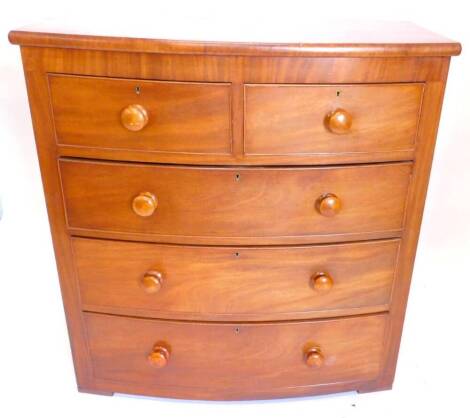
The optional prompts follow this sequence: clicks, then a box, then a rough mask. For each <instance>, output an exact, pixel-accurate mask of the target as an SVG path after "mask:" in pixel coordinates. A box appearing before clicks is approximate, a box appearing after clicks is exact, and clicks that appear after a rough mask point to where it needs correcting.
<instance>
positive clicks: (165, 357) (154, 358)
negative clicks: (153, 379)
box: [147, 345, 170, 369]
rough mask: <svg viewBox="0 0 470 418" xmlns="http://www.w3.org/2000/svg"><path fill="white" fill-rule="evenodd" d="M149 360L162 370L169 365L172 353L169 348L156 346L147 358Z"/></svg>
mask: <svg viewBox="0 0 470 418" xmlns="http://www.w3.org/2000/svg"><path fill="white" fill-rule="evenodd" d="M147 359H148V361H149V363H150V364H151V365H152V366H153V367H156V368H157V369H161V368H162V367H165V366H166V365H167V364H168V361H169V360H170V352H169V351H168V349H167V348H165V347H162V346H161V345H156V346H154V347H153V350H152V352H151V353H150V354H149V355H148V356H147Z"/></svg>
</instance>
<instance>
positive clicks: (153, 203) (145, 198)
mask: <svg viewBox="0 0 470 418" xmlns="http://www.w3.org/2000/svg"><path fill="white" fill-rule="evenodd" d="M157 204H158V201H157V198H156V197H155V196H154V195H153V194H152V193H150V192H142V193H140V194H139V195H138V196H136V197H134V200H133V201H132V209H133V210H134V212H135V213H136V215H139V216H144V217H145V216H150V215H152V214H153V212H155V209H157Z"/></svg>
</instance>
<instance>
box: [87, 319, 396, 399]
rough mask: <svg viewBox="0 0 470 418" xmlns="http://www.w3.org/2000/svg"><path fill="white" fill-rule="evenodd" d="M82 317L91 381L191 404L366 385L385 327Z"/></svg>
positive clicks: (350, 322) (372, 322) (377, 364)
mask: <svg viewBox="0 0 470 418" xmlns="http://www.w3.org/2000/svg"><path fill="white" fill-rule="evenodd" d="M84 316H85V322H86V325H87V331H88V339H89V341H88V346H89V350H90V354H91V357H92V361H93V367H94V376H95V378H96V379H99V380H101V381H112V382H120V383H123V384H128V385H129V386H133V387H136V386H140V387H144V386H145V387H146V392H147V393H148V392H153V391H154V394H158V393H159V390H160V391H164V393H165V394H166V395H168V394H170V396H171V395H173V396H178V393H179V391H184V392H185V394H186V393H187V392H188V390H191V392H190V393H191V396H192V397H195V398H198V397H210V396H212V397H218V398H224V397H232V398H249V397H255V396H256V395H257V394H259V393H263V392H265V393H269V392H274V393H276V395H281V394H282V391H283V390H285V391H286V392H289V390H291V389H292V388H293V387H305V386H307V387H308V386H315V385H322V384H328V383H338V382H348V381H355V380H358V381H360V380H371V379H374V378H376V377H377V376H378V374H379V372H380V369H381V357H382V351H383V340H384V330H385V327H386V323H387V315H385V314H378V315H372V316H362V317H352V318H346V319H337V320H320V321H308V322H283V323H263V324H233V323H232V324H224V323H219V324H211V323H184V322H172V321H156V320H146V319H134V318H126V317H116V316H108V315H101V314H90V313H86V314H84ZM307 362H308V363H309V364H310V365H308V364H307Z"/></svg>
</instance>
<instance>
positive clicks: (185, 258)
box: [72, 238, 400, 321]
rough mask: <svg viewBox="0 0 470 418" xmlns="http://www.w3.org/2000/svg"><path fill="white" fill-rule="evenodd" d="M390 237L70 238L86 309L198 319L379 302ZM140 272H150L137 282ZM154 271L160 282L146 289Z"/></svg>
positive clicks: (383, 306)
mask: <svg viewBox="0 0 470 418" xmlns="http://www.w3.org/2000/svg"><path fill="white" fill-rule="evenodd" d="M399 244H400V241H399V240H387V241H372V242H361V243H353V244H335V245H318V246H300V247H200V246H197V247H195V246H181V245H161V244H143V243H135V242H119V241H106V240H96V239H84V238H73V239H72V245H73V252H74V254H75V265H76V269H77V279H78V282H79V286H80V297H81V300H82V303H83V306H84V308H85V309H86V310H89V311H98V312H112V313H116V314H123V315H132V316H149V317H154V318H170V319H171V318H178V319H185V320H204V321H213V320H241V321H242V320H280V319H290V318H296V319H297V318H298V319H308V318H316V317H327V316H333V315H346V314H354V313H368V312H377V311H385V310H387V309H388V307H389V303H390V298H391V289H392V285H393V281H394V276H395V265H396V262H397V254H398V250H399ZM146 275H152V276H153V277H152V278H148V279H146V281H147V280H148V281H149V282H150V283H148V285H147V286H145V287H144V288H142V277H144V276H146ZM319 275H322V276H323V277H324V278H319V277H317V276H319ZM155 277H157V278H158V279H159V281H160V284H161V287H160V288H158V290H157V291H156V292H149V290H156V289H155V285H154V284H153V283H154V278H155ZM327 277H329V278H331V279H330V280H332V281H333V283H334V284H333V286H331V288H330V289H329V291H326V290H327V289H326V288H327V287H328V283H327V282H328V279H327ZM312 280H313V281H314V283H313V285H312Z"/></svg>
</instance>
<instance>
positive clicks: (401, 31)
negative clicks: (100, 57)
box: [9, 16, 461, 57]
mask: <svg viewBox="0 0 470 418" xmlns="http://www.w3.org/2000/svg"><path fill="white" fill-rule="evenodd" d="M163 18H165V17H163ZM151 22H152V26H151V27H150V28H149V27H145V25H143V26H144V27H141V28H139V31H136V30H135V28H133V27H131V28H130V33H129V35H128V36H127V37H124V36H119V37H111V36H107V35H109V34H108V33H106V32H104V33H101V32H102V29H101V28H99V27H98V28H95V32H93V33H89V32H88V31H89V27H86V26H85V27H83V26H81V25H80V24H79V22H77V23H75V26H68V27H65V28H64V27H59V28H57V27H54V25H51V24H49V25H42V26H41V25H36V27H34V26H33V27H32V28H25V29H23V30H16V31H12V32H10V34H9V39H10V42H12V43H17V44H21V45H28V46H47V47H61V48H79V49H87V50H95V49H98V50H111V51H133V52H152V53H174V54H207V55H255V56H259V55H260V56H273V55H274V56H276V55H282V56H314V57H317V56H334V57H337V56H340V57H370V56H373V57H376V56H428V55H431V56H446V55H458V54H459V53H460V51H461V46H460V44H459V43H457V42H454V41H452V40H450V39H447V38H445V37H443V36H440V35H437V34H435V33H433V32H430V31H428V30H426V29H423V28H421V27H419V26H416V25H414V24H412V23H408V22H386V21H384V22H365V21H360V22H357V23H353V22H349V23H348V22H339V23H340V25H338V24H336V25H335V24H333V22H326V24H321V23H322V22H319V23H318V24H314V25H309V26H307V27H304V32H305V33H304V38H303V39H298V41H297V42H292V39H289V37H287V38H288V39H283V38H284V37H285V36H284V37H283V36H282V34H284V35H285V34H286V33H287V34H289V33H290V32H291V31H292V32H294V33H301V32H302V31H299V27H298V25H299V22H297V21H295V22H292V23H293V24H294V25H295V28H291V29H290V30H289V28H287V30H286V31H284V32H283V31H279V30H278V28H277V27H275V28H272V27H270V28H268V27H266V28H265V30H264V31H263V34H264V33H265V32H268V31H269V32H270V33H271V34H272V33H273V32H274V33H275V36H273V38H275V39H273V40H272V41H270V42H269V41H267V42H266V40H265V39H266V38H265V37H263V41H264V42H263V43H261V42H255V41H256V38H257V37H259V27H258V22H256V26H255V27H254V28H253V27H250V26H249V25H248V24H246V25H244V26H243V31H240V33H239V34H238V39H242V42H241V41H238V40H237V39H234V40H233V41H230V42H228V41H226V42H221V38H222V39H225V38H226V37H227V36H230V37H231V36H233V34H231V33H230V32H229V33H228V34H225V33H223V31H222V32H221V33H219V34H217V35H218V36H216V37H213V36H214V33H213V31H209V32H208V33H207V36H208V37H210V39H207V41H206V40H205V41H195V40H178V39H181V38H179V37H178V31H176V32H175V38H174V39H169V38H168V34H167V33H160V31H159V27H160V26H163V27H167V28H169V29H171V30H172V32H173V31H174V28H173V27H174V26H176V27H177V26H178V25H183V26H185V25H186V23H185V22H184V19H183V16H178V20H177V21H176V22H175V23H174V24H173V25H172V26H170V27H168V26H167V22H162V24H159V22H158V16H155V18H154V19H152V20H151ZM268 23H269V22H266V23H265V24H266V25H267V24H268ZM188 24H189V25H191V26H194V22H192V21H191V22H190V23H188ZM285 24H286V25H287V24H288V22H285ZM103 26H104V27H106V26H105V25H103ZM123 26H125V25H124V24H123ZM147 26H148V25H147ZM228 26H229V27H230V25H228ZM112 29H114V28H113V27H112ZM177 29H178V28H177ZM219 29H220V27H219ZM250 29H251V31H250ZM201 32H202V33H204V28H200V27H198V29H197V31H196V32H195V35H196V36H198V37H200V36H201ZM246 32H248V33H246ZM97 33H98V35H97ZM142 33H145V37H143V35H142ZM149 33H154V35H152V36H151V38H149V37H148V34H149ZM250 34H251V37H252V38H254V39H252V38H251V37H250ZM186 36H187V35H186Z"/></svg>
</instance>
